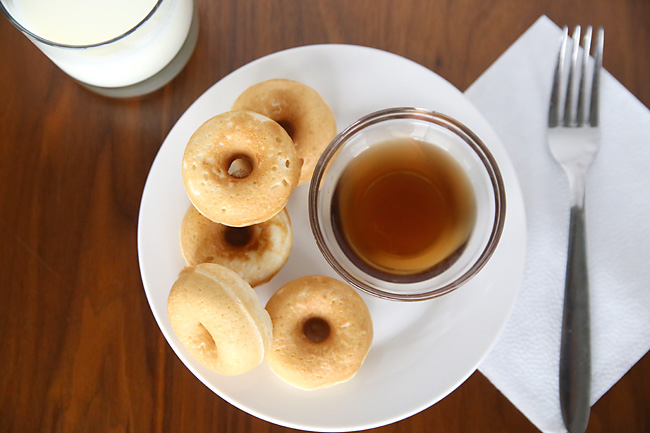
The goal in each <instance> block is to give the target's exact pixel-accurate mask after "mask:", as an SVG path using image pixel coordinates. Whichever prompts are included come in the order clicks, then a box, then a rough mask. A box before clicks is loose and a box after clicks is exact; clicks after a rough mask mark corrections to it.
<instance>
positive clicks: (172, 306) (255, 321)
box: [167, 263, 273, 376]
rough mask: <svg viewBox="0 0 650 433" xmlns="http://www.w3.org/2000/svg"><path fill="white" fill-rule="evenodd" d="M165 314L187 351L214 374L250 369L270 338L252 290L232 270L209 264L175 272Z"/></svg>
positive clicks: (268, 324)
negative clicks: (175, 278) (176, 273)
mask: <svg viewBox="0 0 650 433" xmlns="http://www.w3.org/2000/svg"><path fill="white" fill-rule="evenodd" d="M167 314H168V315H169V321H170V322H171V325H172V329H173V330H174V333H175V334H176V336H177V337H178V339H179V340H180V342H181V343H182V344H183V346H185V348H186V349H187V351H188V352H189V353H190V354H191V355H192V356H193V357H194V358H196V359H197V360H198V361H199V362H200V363H201V364H203V365H204V366H206V367H208V368H209V369H211V370H213V371H215V372H217V373H219V374H224V375H228V376H234V375H238V374H242V373H245V372H247V371H249V370H251V369H252V368H253V367H255V366H257V365H258V364H259V363H261V362H262V360H263V359H264V355H265V354H266V352H267V351H268V350H269V347H270V345H271V341H272V339H273V334H272V332H273V331H272V329H273V325H272V324H271V319H270V317H269V315H268V313H267V312H266V310H264V307H262V304H261V302H260V300H259V299H258V298H257V296H256V294H255V291H254V290H253V289H252V288H251V286H250V285H249V284H248V283H247V282H246V281H244V280H243V279H242V278H241V277H240V276H239V275H237V274H236V273H235V272H234V271H232V270H230V269H228V268H226V267H224V266H221V265H215V264H213V263H203V264H200V265H198V266H195V267H188V268H185V269H183V270H182V271H181V273H180V274H179V276H178V279H177V280H176V282H175V283H174V285H173V286H172V288H171V291H170V292H169V298H168V299H167Z"/></svg>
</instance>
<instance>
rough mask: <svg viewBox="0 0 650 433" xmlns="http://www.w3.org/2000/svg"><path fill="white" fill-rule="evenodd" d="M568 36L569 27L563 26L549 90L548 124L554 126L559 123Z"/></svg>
mask: <svg viewBox="0 0 650 433" xmlns="http://www.w3.org/2000/svg"><path fill="white" fill-rule="evenodd" d="M568 38H569V28H568V27H567V26H564V29H563V31H562V42H561V44H560V50H559V53H558V57H557V64H556V66H555V73H554V74H553V89H552V90H551V103H550V105H549V110H548V126H549V127H555V126H558V124H559V123H560V92H561V87H562V86H561V82H562V70H564V57H565V55H566V45H567V40H568Z"/></svg>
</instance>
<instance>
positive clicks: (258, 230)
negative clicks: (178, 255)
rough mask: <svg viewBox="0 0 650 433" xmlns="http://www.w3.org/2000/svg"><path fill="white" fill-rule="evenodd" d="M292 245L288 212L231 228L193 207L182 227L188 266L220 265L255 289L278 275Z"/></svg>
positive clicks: (183, 246) (182, 239)
mask: <svg viewBox="0 0 650 433" xmlns="http://www.w3.org/2000/svg"><path fill="white" fill-rule="evenodd" d="M292 243H293V232H292V231H291V220H290V219H289V213H288V212H287V211H286V209H283V210H281V211H280V212H279V213H277V214H276V215H275V216H274V217H273V218H271V219H270V220H267V221H264V222H262V223H259V224H254V225H252V226H248V227H229V226H225V225H223V224H218V223H214V222H212V221H210V220H209V219H207V218H206V217H204V216H203V215H201V214H200V213H199V211H197V210H196V209H195V208H194V206H192V205H190V207H189V208H188V209H187V212H185V217H184V218H183V222H182V224H181V251H182V253H183V257H184V258H185V261H186V262H187V264H188V265H189V266H195V265H198V264H200V263H217V264H219V265H223V266H225V267H227V268H229V269H232V270H233V271H235V272H237V274H239V276H241V277H242V278H243V279H244V280H246V281H247V282H248V283H249V284H250V285H251V286H252V287H255V286H257V285H259V284H262V283H265V282H267V281H269V280H270V279H271V278H273V276H274V275H275V274H276V273H278V271H279V270H280V268H282V266H284V264H285V263H286V261H287V259H288V258H289V253H290V252H291V246H292Z"/></svg>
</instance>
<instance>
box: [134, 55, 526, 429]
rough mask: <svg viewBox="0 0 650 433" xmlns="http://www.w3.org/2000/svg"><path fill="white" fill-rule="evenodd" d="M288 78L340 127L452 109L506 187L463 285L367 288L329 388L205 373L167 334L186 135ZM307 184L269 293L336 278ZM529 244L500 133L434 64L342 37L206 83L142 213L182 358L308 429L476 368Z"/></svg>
mask: <svg viewBox="0 0 650 433" xmlns="http://www.w3.org/2000/svg"><path fill="white" fill-rule="evenodd" d="M269 78H289V79H294V80H297V81H301V82H303V83H305V84H307V85H309V86H311V87H313V88H315V89H316V90H317V91H318V92H320V94H321V95H322V96H323V97H324V98H325V99H326V100H327V101H328V102H329V104H330V106H331V107H332V110H333V111H334V113H335V116H336V121H337V124H338V126H339V130H342V129H343V128H344V127H345V126H347V125H349V124H350V123H352V122H353V121H355V120H357V119H358V118H359V117H361V116H363V115H365V114H368V113H370V112H372V111H375V110H378V109H382V108H387V107H394V106H416V107H420V108H428V109H432V110H436V111H440V112H442V113H446V114H449V115H451V116H453V117H455V118H457V119H459V120H460V121H462V122H463V123H465V124H466V125H467V126H469V127H470V128H471V129H473V130H474V132H476V133H477V134H478V135H479V137H481V138H482V139H483V141H484V142H485V143H486V144H487V145H488V146H489V148H490V149H491V150H492V152H493V153H494V156H495V157H496V159H497V161H498V162H499V165H500V167H501V169H502V172H503V178H504V181H505V184H506V194H507V206H508V210H507V214H506V225H505V229H504V232H503V237H502V240H501V243H500V245H499V247H498V249H497V250H496V252H495V254H494V256H493V257H492V260H491V261H490V263H488V265H487V266H486V267H485V268H484V269H483V270H482V271H481V273H480V274H479V275H477V276H476V277H475V278H474V279H473V280H471V281H470V283H469V284H467V285H466V286H464V287H463V288H461V289H459V290H457V291H456V292H453V293H451V294H449V295H446V296H444V297H442V298H439V299H435V300H431V301H424V302H419V303H396V302H391V301H384V300H380V299H377V298H373V297H369V296H366V295H363V296H364V299H365V300H366V302H367V304H368V307H369V309H370V312H371V314H372V317H373V321H374V331H375V338H374V341H373V345H372V348H371V349H370V353H369V354H368V357H367V358H366V361H365V363H364V364H363V365H362V367H361V369H360V370H359V372H358V373H357V374H356V376H355V377H354V378H353V379H351V380H350V381H348V382H346V383H343V384H339V385H336V386H334V387H331V388H328V389H324V390H317V391H301V390H298V389H295V388H293V387H291V386H289V385H287V384H285V383H284V382H283V381H281V380H280V379H278V378H277V377H276V376H275V375H274V374H273V372H272V371H271V370H270V368H269V367H268V365H267V363H266V362H263V363H262V364H261V365H260V366H258V367H257V368H255V369H254V370H252V371H250V372H248V373H246V374H244V375H241V376H237V377H224V376H219V375H217V374H215V373H212V372H211V371H209V370H208V369H206V368H204V367H203V366H202V365H200V364H199V363H198V362H196V361H195V360H194V359H193V358H192V357H191V356H190V355H189V354H188V353H187V351H186V350H185V349H184V348H183V347H182V345H181V344H180V343H179V341H178V339H177V338H176V336H175V335H174V333H173V331H172V328H171V326H170V323H169V319H168V317H167V295H168V293H169V290H170V288H171V286H172V284H173V282H174V281H175V280H176V276H177V274H178V272H179V271H180V270H181V269H182V268H183V266H185V262H184V261H183V258H182V255H181V252H180V247H179V239H178V237H179V228H180V224H181V220H182V218H183V215H184V213H185V211H186V209H187V207H188V206H189V203H190V202H189V200H188V198H187V196H186V193H185V190H184V187H183V181H182V177H181V158H182V154H183V151H184V148H185V144H186V143H187V140H188V138H189V137H190V136H191V134H192V133H193V132H194V130H195V129H196V128H198V127H199V125H201V124H202V123H203V122H204V121H205V120H207V119H209V118H210V117H212V116H214V115H216V114H219V113H221V112H224V111H228V110H229V108H230V106H231V104H232V103H233V101H234V100H235V99H236V97H237V96H238V95H239V94H240V93H241V92H242V91H244V90H245V89H246V88H247V87H249V86H250V85H252V84H254V83H257V82H259V81H263V80H266V79H269ZM307 193H308V185H302V186H300V187H298V188H297V189H296V190H295V191H294V193H293V194H292V197H291V199H290V200H289V204H288V205H287V209H288V210H289V214H290V216H291V220H292V223H293V230H294V239H295V240H294V245H293V250H292V252H291V256H290V258H289V261H288V262H287V264H286V265H285V267H284V268H283V269H282V270H281V271H280V273H278V275H276V277H275V278H273V280H271V281H270V282H269V283H267V284H265V285H263V286H260V287H258V288H257V289H256V290H257V293H258V294H259V296H260V298H261V300H262V303H263V304H265V303H266V301H267V300H268V299H269V297H270V296H271V295H272V294H273V292H274V291H275V290H277V289H278V288H279V287H281V286H282V285H283V284H285V283H287V282H289V281H291V280H293V279H295V278H298V277H300V276H304V275H314V274H324V275H330V276H333V277H337V275H336V274H335V273H334V272H333V271H332V269H331V268H330V267H329V265H328V264H327V262H326V261H325V260H324V259H323V258H322V256H321V255H320V252H319V251H318V248H317V247H316V243H315V241H314V238H313V236H312V234H311V230H310V227H309V221H308V215H307ZM524 246H525V221H524V209H523V200H522V197H521V192H520V189H519V185H518V183H517V179H516V177H515V172H514V169H513V167H512V165H511V163H510V160H509V158H508V156H507V154H506V152H505V150H504V148H503V146H502V145H501V143H500V141H499V139H498V137H497V136H496V134H495V133H494V131H493V130H492V128H491V127H490V126H489V125H488V123H487V122H486V121H485V120H484V119H483V117H482V116H481V115H480V114H479V112H478V111H477V110H476V109H475V108H474V106H473V105H472V104H471V103H470V102H469V101H468V100H467V99H466V98H465V96H464V95H463V94H462V93H461V92H460V91H458V90H457V89H456V88H454V87H453V86H452V85H451V84H449V83H448V82H446V81H445V80H444V79H442V78H441V77H439V76H438V75H436V74H435V73H433V72H431V71H430V70H428V69H426V68H424V67H422V66H420V65H418V64H416V63H414V62H411V61H409V60H407V59H404V58H402V57H399V56H396V55H394V54H390V53H386V52H383V51H379V50H375V49H371V48H365V47H358V46H348V45H315V46H306V47H300V48H294V49H290V50H286V51H282V52H279V53H275V54H272V55H269V56H267V57H264V58H261V59H258V60H256V61H254V62H252V63H250V64H248V65H246V66H243V67H242V68H240V69H238V70H236V71H235V72H233V73H231V74H230V75H228V76H226V77H225V78H223V79H222V80H221V81H219V82H218V83H216V84H215V85H214V86H212V87H211V88H210V89H208V90H207V91H206V92H205V93H204V94H203V95H202V96H201V97H200V98H198V99H197V100H196V102H194V104H193V105H192V106H191V107H190V108H189V109H188V110H187V111H186V112H185V113H184V114H183V116H182V117H181V118H180V119H179V121H178V122H177V124H176V125H175V126H174V127H173V128H172V130H171V132H170V133H169V135H168V136H167V138H166V139H165V142H164V143H163V145H162V147H161V148H160V151H159V152H158V155H157V157H156V159H155V161H154V163H153V166H152V168H151V172H150V173H149V177H148V179H147V183H146V186H145V189H144V193H143V197H142V203H141V208H140V217H139V221H138V252H139V258H140V269H141V273H142V280H143V283H144V289H145V292H146V294H147V298H148V300H149V303H150V305H151V310H152V312H153V314H154V317H155V318H156V320H157V322H158V325H159V326H160V329H161V330H162V332H163V334H164V336H165V338H166V339H167V341H168V342H169V344H170V346H171V347H172V348H173V349H174V351H175V352H176V354H177V355H178V357H179V358H180V359H181V360H182V361H183V362H184V363H185V365H186V366H187V368H189V369H190V371H192V373H194V375H195V376H196V377H197V378H199V379H200V380H201V381H202V382H203V383H204V384H205V385H206V386H208V387H209V388H210V389H211V390H213V391H214V392H215V393H216V394H218V395H219V396H220V397H221V398H223V399H224V400H226V401H228V402H230V403H231V404H233V405H235V406H237V407H238V408H240V409H242V410H244V411H246V412H248V413H250V414H252V415H254V416H257V417H259V418H262V419H264V420H267V421H270V422H273V423H276V424H280V425H284V426H287V427H292V428H298V429H304V430H315V431H351V430H361V429H367V428H372V427H378V426H382V425H385V424H389V423H391V422H394V421H398V420H401V419H403V418H406V417H408V416H411V415H413V414H415V413H417V412H419V411H421V410H423V409H425V408H427V407H429V406H431V405H432V404H434V403H435V402H437V401H438V400H440V399H441V398H443V397H444V396H446V395H447V394H448V393H450V392H451V391H453V390H454V389H455V388H456V387H458V386H459V385H460V384H461V383H462V382H463V381H464V380H465V379H467V377H469V376H470V375H471V374H472V373H473V372H474V371H475V370H476V368H477V367H478V365H479V363H480V362H481V360H482V359H483V357H484V356H485V355H486V354H487V352H488V351H489V350H490V348H491V347H492V345H493V343H494V342H495V340H496V338H497V336H498V335H499V333H500V332H501V329H502V328H503V326H504V324H505V322H506V319H507V317H508V315H509V313H510V311H511V308H512V306H513V304H514V301H515V297H516V296H517V292H518V289H519V285H520V282H521V277H522V272H523V263H524Z"/></svg>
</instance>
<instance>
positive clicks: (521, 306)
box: [466, 17, 650, 432]
mask: <svg viewBox="0 0 650 433" xmlns="http://www.w3.org/2000/svg"><path fill="white" fill-rule="evenodd" d="M605 33H607V29H605ZM560 37H561V30H560V29H559V28H558V27H557V26H556V25H555V24H554V23H553V22H551V21H550V20H549V19H548V18H546V17H541V18H540V19H539V20H538V21H537V22H536V23H535V24H534V25H533V26H532V27H531V28H530V29H528V31H526V33H524V34H523V35H522V36H521V37H520V38H519V40H517V41H516V42H515V44H513V45H512V46H511V47H510V48H509V49H508V50H507V51H506V52H505V53H504V54H503V55H502V56H501V57H500V58H499V59H498V60H497V61H496V62H495V63H494V64H493V65H492V66H491V67H490V68H489V69H488V70H487V71H486V72H485V73H484V74H483V75H482V76H481V77H480V78H479V79H478V80H477V81H476V82H475V83H474V84H473V85H472V86H471V87H470V88H469V89H468V90H467V92H466V95H467V96H468V97H469V99H470V100H471V101H472V102H473V103H474V104H475V105H476V106H477V107H478V109H479V110H480V111H481V112H482V113H483V115H484V116H485V117H486V118H487V120H488V121H489V122H490V123H491V124H492V126H493V127H494V129H495V130H496V132H497V133H498V134H499V136H500V137H501V140H502V141H503V144H504V146H505V147H506V148H507V150H508V152H509V154H510V157H511V158H512V161H513V164H514V166H515V169H516V172H517V175H518V177H519V181H520V183H521V188H522V191H523V195H524V202H525V208H526V214H527V224H528V238H527V250H526V254H527V257H526V268H525V271H524V281H523V285H522V287H521V291H520V294H519V297H518V299H517V302H516V305H515V307H514V310H513V312H512V315H511V317H510V318H509V321H508V323H507V325H506V327H505V329H504V331H503V333H502V335H501V336H500V337H499V340H498V341H497V343H496V345H495V347H494V349H493V350H492V351H491V352H490V354H489V355H488V356H487V358H486V359H485V360H484V362H483V363H482V364H481V366H480V368H479V370H480V371H481V372H482V373H483V374H484V375H485V376H486V377H487V378H488V379H489V380H490V381H491V382H492V383H493V384H494V385H495V386H496V387H497V388H498V389H499V390H500V391H501V392H502V393H503V394H504V395H505V396H506V397H507V398H508V399H510V400H511V401H512V403H513V404H514V405H515V406H516V407H517V408H519V410H521V412H522V413H523V414H524V415H526V416H527V417H528V418H529V419H530V420H531V421H532V422H533V424H535V426H537V427H538V428H539V429H540V430H542V431H545V432H560V431H566V430H565V428H564V425H563V423H562V416H561V414H560V405H559V400H558V398H559V397H558V392H559V391H558V387H559V379H558V375H559V373H558V370H559V358H560V335H561V318H562V307H563V297H564V273H565V268H566V255H567V251H566V248H567V236H568V226H569V192H568V185H567V181H566V178H565V175H564V172H563V171H562V169H561V168H560V166H559V165H558V164H556V163H555V162H554V160H553V158H552V157H551V154H550V152H549V150H548V144H547V140H546V119H547V117H546V116H547V112H548V101H549V97H550V90H551V80H552V74H553V68H554V67H555V61H556V55H557V50H558V47H559V41H560ZM605 47H607V38H605ZM605 58H607V48H605ZM601 86H602V87H601V117H600V118H601V124H602V125H601V127H602V144H601V148H600V152H599V154H598V156H597V158H596V161H595V162H594V165H593V166H592V167H591V170H590V171H589V173H588V179H587V198H586V224H587V242H588V247H587V249H588V261H589V277H590V285H591V291H590V295H591V332H592V376H593V379H592V389H591V403H592V404H593V403H595V402H596V401H597V400H598V399H599V398H600V397H601V396H602V395H603V394H604V393H605V392H606V391H607V390H608V389H609V388H610V387H611V386H612V385H613V384H614V383H616V381H618V380H619V379H620V378H621V377H622V376H623V375H624V374H625V373H626V372H627V371H628V370H629V369H630V368H631V367H632V365H634V363H636V362H637V361H638V360H639V359H640V358H641V357H642V356H643V355H644V354H645V353H646V352H647V351H648V350H649V349H650V266H648V262H650V247H649V246H648V241H649V240H650V223H649V222H648V217H650V200H649V191H650V112H649V111H648V109H647V108H646V107H644V106H643V105H642V104H641V103H640V102H639V101H638V100H637V99H636V98H635V97H634V96H633V95H632V94H630V93H629V92H628V91H627V90H626V89H625V88H624V87H623V86H622V85H621V84H620V83H619V82H618V81H616V80H615V79H614V78H613V77H612V76H611V75H610V74H609V73H607V72H606V71H603V76H602V81H601Z"/></svg>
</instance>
